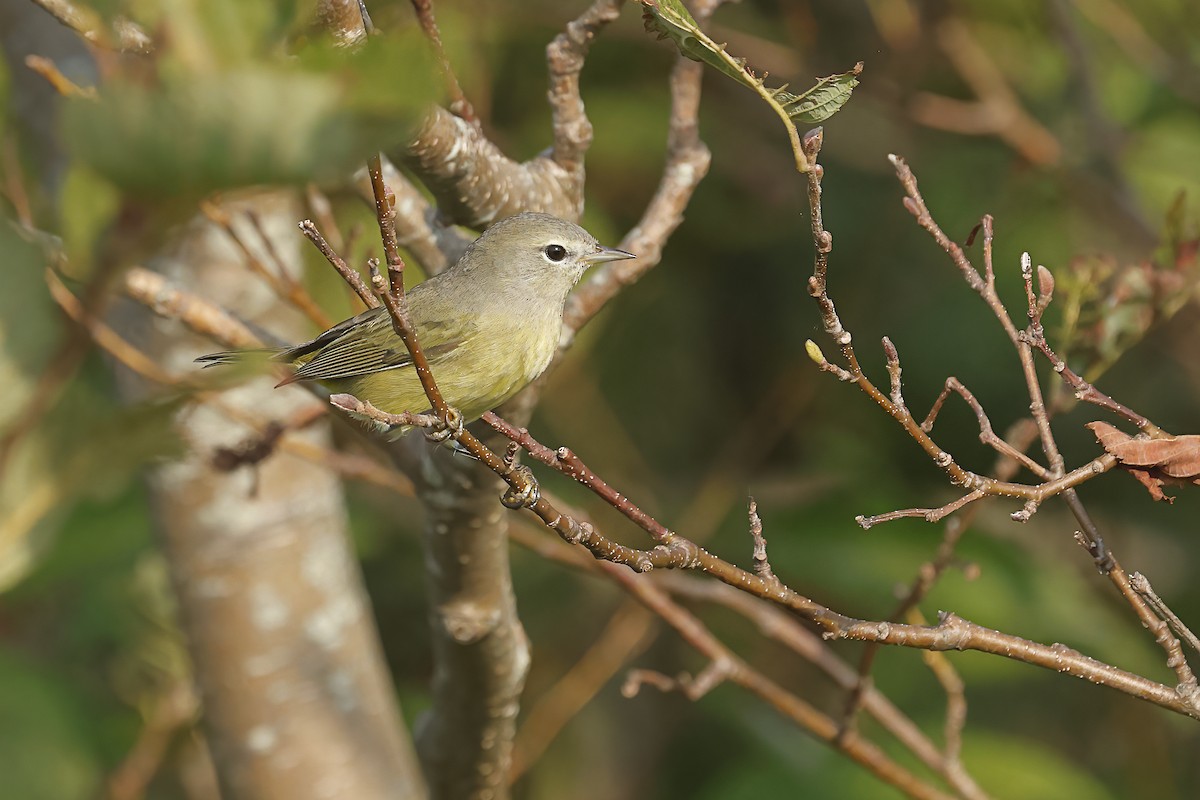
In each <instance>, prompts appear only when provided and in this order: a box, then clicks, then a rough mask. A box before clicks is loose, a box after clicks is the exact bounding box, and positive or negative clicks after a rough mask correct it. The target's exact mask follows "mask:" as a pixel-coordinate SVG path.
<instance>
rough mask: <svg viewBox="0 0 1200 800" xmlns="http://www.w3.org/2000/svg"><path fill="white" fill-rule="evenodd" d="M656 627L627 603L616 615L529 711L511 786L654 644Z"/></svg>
mask: <svg viewBox="0 0 1200 800" xmlns="http://www.w3.org/2000/svg"><path fill="white" fill-rule="evenodd" d="M657 627H658V626H657V625H656V624H655V617H654V616H653V615H652V614H650V613H649V612H647V611H646V610H645V609H643V608H642V607H641V606H639V605H637V604H633V603H629V602H628V601H627V602H626V604H625V605H623V606H621V607H620V608H618V609H617V611H616V612H615V613H614V614H613V615H612V618H611V619H609V621H608V624H607V625H606V626H605V627H604V630H602V631H601V632H600V634H599V635H598V636H597V637H596V639H595V641H594V642H593V643H592V644H591V645H590V646H589V647H588V649H587V652H586V653H584V654H583V656H582V657H580V659H579V661H578V662H576V663H575V665H574V666H572V667H571V669H570V670H569V671H568V672H567V673H566V674H565V675H563V676H562V678H560V679H559V681H558V682H557V683H555V684H554V686H552V687H550V689H548V690H547V691H546V693H545V694H544V695H542V697H540V698H539V699H538V700H537V702H535V703H533V705H531V706H530V708H529V711H528V713H527V714H526V715H525V723H524V724H523V725H522V726H521V728H520V730H518V731H517V740H516V747H515V750H514V754H513V766H512V771H511V772H510V773H509V782H510V783H515V782H516V781H517V780H518V779H519V778H520V777H521V775H522V774H524V773H525V772H526V771H528V770H529V768H530V767H531V766H532V765H533V763H534V762H535V761H537V760H538V759H539V758H540V757H541V756H542V754H543V753H544V752H545V751H546V748H547V747H549V746H550V743H551V742H552V741H553V740H554V738H555V737H556V736H558V734H559V732H560V731H561V730H562V729H563V728H564V727H565V726H566V724H567V723H568V722H569V721H570V720H571V719H572V718H573V717H575V716H576V715H577V714H578V713H579V712H580V711H581V710H583V707H584V706H585V705H586V704H587V703H588V702H590V701H591V700H592V698H593V697H595V695H596V693H597V692H599V691H600V689H601V688H602V687H603V686H604V685H605V684H606V683H608V681H609V680H611V679H612V677H613V675H615V674H616V673H617V671H618V670H620V669H621V667H622V666H623V665H624V664H625V663H626V661H628V660H629V659H630V658H632V657H633V656H635V655H637V654H638V653H639V652H641V651H642V650H644V649H645V648H646V646H648V645H649V644H650V642H651V641H652V640H653V638H654V637H655V636H656V633H657Z"/></svg>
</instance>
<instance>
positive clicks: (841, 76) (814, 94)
mask: <svg viewBox="0 0 1200 800" xmlns="http://www.w3.org/2000/svg"><path fill="white" fill-rule="evenodd" d="M862 68H863V63H862V62H861V61H860V62H858V63H857V64H855V65H854V69H852V70H850V71H849V72H839V73H837V74H836V75H829V76H827V77H824V78H821V79H819V80H818V81H817V84H816V85H815V86H813V87H812V88H811V89H809V90H808V91H806V92H804V93H803V94H801V95H794V94H792V93H790V92H786V91H784V90H783V89H777V90H775V99H776V100H777V101H778V102H779V104H780V105H782V106H783V110H784V111H785V112H787V115H788V116H789V117H791V118H792V119H794V120H797V121H798V122H805V123H808V124H810V125H815V124H817V123H819V122H824V121H825V120H827V119H829V118H830V117H832V116H833V115H834V114H836V113H837V112H838V111H840V110H841V108H842V106H844V105H846V101H848V100H849V99H850V94H851V92H853V91H854V87H855V86H858V76H859V75H860V74H861V73H862Z"/></svg>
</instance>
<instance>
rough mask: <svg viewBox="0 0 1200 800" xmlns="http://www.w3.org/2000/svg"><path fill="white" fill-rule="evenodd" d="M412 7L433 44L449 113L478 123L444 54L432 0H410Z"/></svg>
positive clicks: (444, 49) (422, 28)
mask: <svg viewBox="0 0 1200 800" xmlns="http://www.w3.org/2000/svg"><path fill="white" fill-rule="evenodd" d="M412 7H413V11H415V12H416V13H417V21H418V22H419V23H420V25H421V30H422V31H423V32H424V33H425V37H426V38H427V39H429V43H430V45H432V46H433V53H434V55H435V56H436V57H437V60H438V67H439V69H440V70H441V72H442V80H443V81H444V82H445V84H446V92H447V94H449V95H450V111H451V113H453V114H455V115H456V116H458V117H461V118H462V119H464V120H466V121H467V122H472V123H475V124H478V123H479V120H478V119H477V118H476V116H475V109H473V108H472V107H471V103H470V102H469V101H468V100H467V97H466V95H465V94H463V90H462V86H461V85H459V83H458V76H457V75H455V74H454V67H453V66H452V65H451V64H450V59H449V58H448V57H447V56H446V48H445V46H443V45H442V33H441V31H439V30H438V25H437V19H436V18H435V17H434V13H433V0H412Z"/></svg>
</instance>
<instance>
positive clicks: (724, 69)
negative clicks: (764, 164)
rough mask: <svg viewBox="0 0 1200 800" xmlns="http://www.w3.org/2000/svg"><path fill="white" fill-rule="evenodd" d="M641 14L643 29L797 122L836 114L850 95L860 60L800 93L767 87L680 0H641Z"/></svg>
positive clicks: (858, 72) (859, 70)
mask: <svg viewBox="0 0 1200 800" xmlns="http://www.w3.org/2000/svg"><path fill="white" fill-rule="evenodd" d="M642 7H643V9H644V11H643V14H642V17H643V20H644V21H645V25H646V30H647V31H649V32H650V33H657V34H658V38H660V39H670V40H671V41H673V42H674V43H675V46H676V47H678V48H679V52H680V53H682V54H683V55H684V56H686V57H688V58H690V59H692V60H693V61H700V62H702V63H704V64H708V65H709V66H710V67H713V68H714V69H716V70H717V71H718V72H720V73H721V74H723V75H727V76H729V77H730V78H733V79H734V80H735V81H737V82H738V83H740V84H742V85H743V86H746V87H748V88H750V89H754V90H755V91H758V92H759V93H760V94H762V95H763V98H764V99H766V100H767V102H769V103H771V104H772V105H776V106H777V107H778V108H779V109H780V110H781V111H782V112H783V113H784V114H786V115H787V116H788V117H790V118H791V119H794V120H796V121H798V122H803V123H809V124H816V123H819V122H824V121H825V120H827V119H829V118H830V117H832V116H833V115H834V114H836V113H837V112H838V111H839V110H840V109H841V107H842V106H844V105H845V104H846V101H848V100H849V99H850V94H851V92H853V91H854V87H855V86H858V76H859V74H861V73H862V68H863V65H862V62H861V61H860V62H858V63H857V64H855V65H854V68H853V69H851V70H850V71H848V72H839V73H838V74H836V75H830V76H828V77H825V78H821V79H819V80H818V81H817V83H816V85H814V86H812V87H811V88H810V89H808V90H807V91H805V92H803V93H802V94H799V95H795V94H792V93H790V92H788V91H785V89H786V88H787V87H786V86H783V87H780V88H778V89H769V88H766V87H765V86H764V85H763V79H762V78H760V77H758V76H757V75H755V74H754V72H753V71H752V70H751V69H749V68H748V67H747V66H746V59H744V58H736V57H734V56H731V55H730V54H729V53H727V52H726V51H725V45H719V44H716V43H715V42H713V40H712V39H710V38H709V37H708V35H707V34H706V33H704V31H702V30H701V29H700V25H699V24H698V23H697V22H696V20H695V19H694V18H693V17H692V15H691V14H689V13H688V10H687V8H686V7H684V5H683V3H682V2H681V0H642Z"/></svg>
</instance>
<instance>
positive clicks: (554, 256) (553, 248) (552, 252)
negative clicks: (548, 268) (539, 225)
mask: <svg viewBox="0 0 1200 800" xmlns="http://www.w3.org/2000/svg"><path fill="white" fill-rule="evenodd" d="M542 252H543V253H545V254H546V258H548V259H550V260H551V261H553V262H555V263H558V262H559V261H562V260H563V259H564V258H566V257H567V248H565V247H563V246H562V245H561V244H548V245H546V248H545V249H544V250H542Z"/></svg>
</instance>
